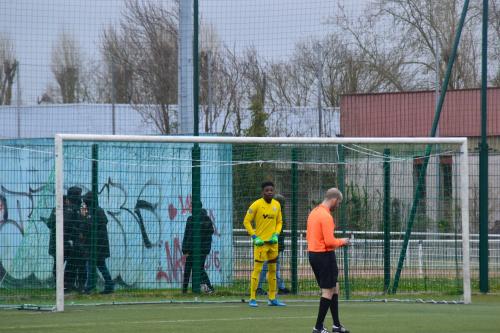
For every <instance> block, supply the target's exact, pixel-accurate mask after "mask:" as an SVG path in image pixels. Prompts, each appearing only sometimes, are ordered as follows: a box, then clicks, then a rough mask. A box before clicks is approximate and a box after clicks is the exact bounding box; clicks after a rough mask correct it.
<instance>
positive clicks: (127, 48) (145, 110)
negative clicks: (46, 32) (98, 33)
mask: <svg viewBox="0 0 500 333" xmlns="http://www.w3.org/2000/svg"><path fill="white" fill-rule="evenodd" d="M178 21H179V20H178V3H177V2H174V5H173V6H172V7H166V6H163V5H162V4H161V3H157V2H154V1H139V0H127V1H126V11H125V14H124V16H123V18H122V20H121V23H120V27H119V29H117V30H113V29H108V30H106V31H105V32H104V35H103V45H102V48H103V54H104V57H105V59H106V61H107V63H108V65H107V67H108V72H109V73H110V74H113V71H115V73H114V89H115V92H116V93H117V96H118V97H119V98H120V100H121V101H127V100H130V101H131V102H132V103H133V104H134V106H135V108H136V110H137V111H138V112H139V113H140V114H141V115H142V117H143V119H144V120H145V121H146V122H150V123H153V124H154V125H155V126H156V127H157V128H158V130H159V131H160V132H161V133H164V134H170V133H172V132H173V131H175V129H176V127H177V122H176V113H175V110H172V108H171V106H172V105H173V104H176V103H177V54H178V52H177V34H178Z"/></svg>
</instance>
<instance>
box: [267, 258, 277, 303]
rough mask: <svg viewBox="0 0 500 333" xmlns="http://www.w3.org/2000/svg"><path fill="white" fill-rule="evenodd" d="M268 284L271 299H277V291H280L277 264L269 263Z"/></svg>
mask: <svg viewBox="0 0 500 333" xmlns="http://www.w3.org/2000/svg"><path fill="white" fill-rule="evenodd" d="M267 282H268V283H269V292H268V295H269V299H270V300H273V299H276V290H277V289H278V282H277V279H276V263H267Z"/></svg>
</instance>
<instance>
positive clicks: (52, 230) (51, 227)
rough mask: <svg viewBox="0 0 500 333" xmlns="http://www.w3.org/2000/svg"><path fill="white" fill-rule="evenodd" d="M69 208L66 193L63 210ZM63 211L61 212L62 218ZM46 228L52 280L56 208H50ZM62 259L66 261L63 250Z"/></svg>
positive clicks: (54, 268) (53, 273)
mask: <svg viewBox="0 0 500 333" xmlns="http://www.w3.org/2000/svg"><path fill="white" fill-rule="evenodd" d="M67 209H69V201H68V197H67V196H66V195H64V196H63V211H66V210H67ZM64 215H65V213H63V218H64ZM46 223H47V228H49V232H50V234H49V256H51V257H52V258H53V259H54V264H53V265H52V275H53V276H54V281H55V279H56V209H55V208H52V211H51V212H50V216H49V218H48V219H47V220H46ZM64 258H65V259H64V261H66V258H67V253H66V251H64Z"/></svg>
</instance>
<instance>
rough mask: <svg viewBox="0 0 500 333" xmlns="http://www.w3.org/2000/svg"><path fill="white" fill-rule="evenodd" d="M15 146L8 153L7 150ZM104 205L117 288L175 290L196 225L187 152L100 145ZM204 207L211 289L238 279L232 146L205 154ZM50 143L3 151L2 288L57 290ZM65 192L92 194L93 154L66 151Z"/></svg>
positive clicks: (76, 148) (24, 143) (186, 148)
mask: <svg viewBox="0 0 500 333" xmlns="http://www.w3.org/2000/svg"><path fill="white" fill-rule="evenodd" d="M6 146H9V147H10V148H7V147H6ZM97 147H98V148H97V152H98V159H97V161H98V163H97V168H98V180H99V181H98V188H99V195H98V197H99V205H100V206H101V207H102V208H103V209H104V210H105V212H106V215H107V218H108V221H109V222H108V226H107V229H108V236H109V243H110V258H108V259H107V261H106V263H107V265H108V267H109V269H110V271H111V275H112V277H113V279H114V280H115V281H117V282H118V284H119V285H122V286H123V287H131V288H138V289H139V288H147V289H150V288H179V287H180V286H181V281H182V272H183V268H184V258H183V255H182V250H181V244H182V239H183V234H184V228H185V225H186V220H187V218H188V217H189V216H190V215H191V149H192V145H189V144H144V143H142V144H139V143H137V144H134V143H126V144H117V143H99V144H98V145H97ZM201 151H202V154H201V160H202V162H201V163H202V167H201V174H202V202H203V208H205V209H206V210H207V212H208V214H209V216H210V217H211V219H212V221H213V222H214V227H215V234H214V236H213V242H212V250H211V252H210V255H209V256H208V258H207V261H206V264H205V267H206V270H207V272H208V274H209V277H210V279H211V281H212V283H213V284H215V285H217V284H225V283H228V282H230V281H231V277H232V267H231V262H232V170H231V163H230V162H231V146H229V145H205V146H204V145H202V146H201ZM52 152H53V145H52V141H51V140H21V141H19V140H18V141H9V142H5V141H4V142H3V146H2V148H0V156H1V157H2V161H3V162H2V166H1V167H0V169H1V170H0V185H1V192H0V193H1V196H0V199H2V198H3V199H2V200H0V202H4V203H3V204H0V213H2V212H3V211H7V212H8V214H7V215H8V216H7V215H6V216H3V215H0V221H1V222H0V263H1V266H0V278H1V280H0V282H1V284H0V287H1V286H3V287H6V286H10V285H12V284H15V285H20V284H27V283H29V284H30V285H33V286H36V285H51V283H52V265H53V258H52V257H51V256H49V254H48V244H49V237H50V235H49V229H48V228H47V225H46V222H47V219H48V217H49V216H50V213H51V211H52V209H53V207H54V156H53V154H52ZM64 156H65V165H64V168H65V169H64V182H65V189H67V188H69V187H70V186H79V187H81V188H82V189H83V193H86V192H87V191H88V190H90V189H91V188H92V184H91V175H92V145H91V144H88V143H69V144H68V145H67V146H65V155H64Z"/></svg>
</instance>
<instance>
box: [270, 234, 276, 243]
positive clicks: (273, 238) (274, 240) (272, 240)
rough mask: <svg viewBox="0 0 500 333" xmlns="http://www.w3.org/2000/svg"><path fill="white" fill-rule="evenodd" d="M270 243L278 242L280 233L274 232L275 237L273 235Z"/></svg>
mask: <svg viewBox="0 0 500 333" xmlns="http://www.w3.org/2000/svg"><path fill="white" fill-rule="evenodd" d="M269 243H271V244H278V234H277V233H274V234H273V237H271V239H270V240H269Z"/></svg>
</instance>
